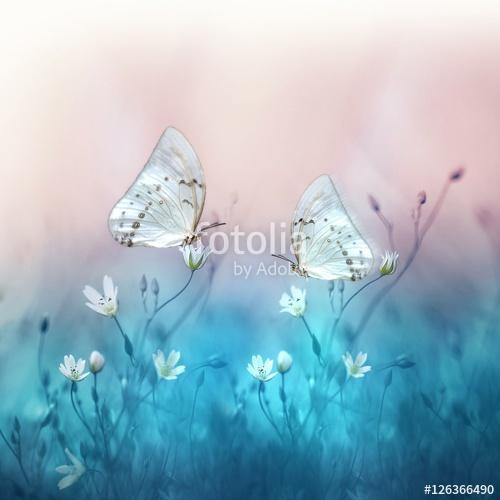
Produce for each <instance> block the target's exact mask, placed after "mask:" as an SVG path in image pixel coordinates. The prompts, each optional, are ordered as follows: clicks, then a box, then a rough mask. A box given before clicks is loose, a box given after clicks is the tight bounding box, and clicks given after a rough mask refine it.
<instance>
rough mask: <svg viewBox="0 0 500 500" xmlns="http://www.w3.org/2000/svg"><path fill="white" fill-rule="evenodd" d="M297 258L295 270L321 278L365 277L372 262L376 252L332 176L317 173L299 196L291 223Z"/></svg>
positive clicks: (292, 266) (293, 265) (301, 273)
mask: <svg viewBox="0 0 500 500" xmlns="http://www.w3.org/2000/svg"><path fill="white" fill-rule="evenodd" d="M291 233H292V249H293V253H294V254H295V258H296V259H297V262H296V263H295V262H293V261H291V260H290V259H288V258H286V257H283V256H282V255H275V256H276V257H279V258H282V259H285V260H288V261H289V262H290V263H291V268H292V271H294V272H296V273H297V274H298V275H299V276H304V277H306V278H307V277H309V276H310V277H312V278H319V279H322V280H335V279H349V280H352V281H357V280H360V279H362V278H364V277H365V276H366V275H367V274H368V273H369V272H370V269H371V267H372V265H373V261H374V259H373V253H372V251H371V249H370V247H369V246H368V243H367V242H366V241H365V240H364V239H363V237H362V236H361V234H360V233H359V231H358V230H357V229H356V227H355V226H354V223H353V222H352V220H351V218H350V217H349V214H348V213H347V211H346V209H345V208H344V205H343V204H342V201H341V200H340V197H339V195H338V193H337V190H336V189H335V186H334V184H333V181H332V179H331V178H330V176H328V175H322V176H320V177H318V178H317V179H316V180H315V181H314V182H312V184H310V185H309V187H308V188H307V189H306V190H305V192H304V194H303V195H302V197H301V198H300V200H299V203H298V204H297V207H296V208H295V213H294V215H293V221H292V225H291Z"/></svg>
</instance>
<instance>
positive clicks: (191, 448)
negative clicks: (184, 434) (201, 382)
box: [189, 385, 200, 477]
mask: <svg viewBox="0 0 500 500" xmlns="http://www.w3.org/2000/svg"><path fill="white" fill-rule="evenodd" d="M199 390H200V386H198V385H197V386H196V389H195V391H194V398H193V406H192V408H191V416H190V418H189V454H190V458H191V468H192V469H193V475H194V476H195V477H196V476H197V471H196V465H195V462H194V449H193V421H194V411H195V408H196V400H197V398H198V392H199Z"/></svg>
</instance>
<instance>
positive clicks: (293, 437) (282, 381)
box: [280, 373, 295, 443]
mask: <svg viewBox="0 0 500 500" xmlns="http://www.w3.org/2000/svg"><path fill="white" fill-rule="evenodd" d="M280 396H281V402H282V404H283V415H284V417H285V423H286V426H287V428H288V432H289V433H290V437H291V438H292V443H293V442H295V436H294V434H293V429H292V425H291V423H290V417H289V415H288V409H287V407H286V391H285V374H284V373H282V374H281V394H280Z"/></svg>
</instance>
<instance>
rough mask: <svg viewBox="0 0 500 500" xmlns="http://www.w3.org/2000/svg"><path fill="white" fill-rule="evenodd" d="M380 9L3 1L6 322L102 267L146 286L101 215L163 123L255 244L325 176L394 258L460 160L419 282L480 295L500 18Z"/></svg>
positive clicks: (494, 205)
mask: <svg viewBox="0 0 500 500" xmlns="http://www.w3.org/2000/svg"><path fill="white" fill-rule="evenodd" d="M334 3H335V4H336V5H333V4H334ZM372 5H373V6H366V3H365V2H330V1H329V2H285V1H280V2H180V1H179V2H148V3H147V5H146V4H145V3H143V2H135V3H134V2H123V1H121V2H107V3H106V5H104V4H103V3H100V2H81V4H80V5H79V6H77V5H75V4H73V3H69V2H52V3H45V2H44V3H43V5H42V3H35V2H33V3H32V4H30V3H28V4H26V3H23V4H22V5H21V4H18V5H17V6H16V5H14V4H11V5H10V6H9V8H8V9H7V10H6V11H5V12H3V13H2V20H1V21H0V23H1V26H0V28H1V29H0V37H1V43H0V47H1V49H0V50H1V54H2V57H1V61H2V62H1V75H0V85H1V92H0V108H1V109H2V112H1V114H0V145H1V150H2V163H1V167H0V168H1V173H2V196H1V198H0V204H1V207H0V209H1V213H2V223H3V224H2V229H3V231H2V232H3V236H4V238H3V245H1V249H0V255H1V274H0V291H1V294H2V298H3V304H4V306H5V308H4V310H5V313H3V317H2V320H1V321H2V322H3V323H6V322H8V321H10V320H11V319H13V318H14V317H15V315H16V311H18V309H19V308H22V307H26V306H28V305H29V304H31V303H32V301H33V298H34V297H35V296H36V297H37V300H39V301H41V303H42V304H43V303H44V300H47V303H48V302H49V301H50V300H51V299H53V297H54V295H55V296H58V297H59V295H60V294H59V295H58V292H57V290H55V289H54V286H55V284H58V285H60V286H63V285H64V286H70V287H72V290H73V296H72V298H76V300H81V297H80V289H81V286H82V285H83V284H85V283H86V282H88V281H90V280H93V281H94V284H96V285H97V283H98V282H99V281H100V279H101V276H102V275H103V274H104V273H105V272H113V270H114V269H116V268H118V267H120V266H124V267H123V268H124V269H125V268H126V269H128V270H129V271H130V280H131V281H136V278H137V276H140V274H141V273H142V271H143V270H144V268H146V269H147V266H148V265H149V264H148V262H145V260H144V258H143V257H144V255H146V254H145V253H144V252H143V251H142V250H140V249H139V250H136V249H134V250H133V251H130V252H129V253H127V252H128V251H127V250H126V249H122V248H120V247H119V246H117V245H116V244H115V243H114V242H113V241H112V239H111V238H110V237H109V235H108V232H107V225H106V219H107V215H108V212H109V210H110V208H111V207H112V205H113V204H114V202H115V201H116V200H117V199H118V197H119V196H120V195H121V194H122V193H123V192H124V190H125V189H126V188H127V187H128V185H129V184H130V183H131V181H132V180H133V179H134V178H135V176H136V175H137V173H138V172H139V170H140V168H141V167H142V165H143V163H144V162H145V160H146V159H147V157H148V155H149V153H150V152H151V149H152V147H153V146H154V144H155V143H156V141H157V139H158V137H159V135H160V133H161V132H162V130H163V129H164V128H165V127H166V126H167V125H174V126H176V127H177V128H179V129H180V130H182V131H183V132H184V134H185V135H186V136H187V137H188V138H189V140H190V142H191V143H192V144H193V145H194V147H195V149H196V151H197V153H198V155H199V157H200V158H201V160H202V163H203V166H204V169H205V173H206V178H207V185H208V197H207V206H206V210H207V211H206V214H207V216H208V217H207V218H211V217H210V214H211V213H212V212H213V211H215V212H217V213H218V214H220V216H221V217H222V218H224V219H226V220H228V222H229V223H230V224H229V228H230V227H231V225H234V224H236V223H239V224H240V225H241V226H242V228H243V229H245V230H247V231H252V230H257V229H259V228H267V226H268V223H269V222H270V221H276V222H279V221H281V220H284V221H288V220H289V219H290V217H291V213H292V210H293V208H294V206H295V203H296V201H297V199H298V197H299V196H300V194H301V193H302V192H303V190H304V189H305V187H306V186H307V184H308V183H309V182H311V181H312V180H313V179H314V178H315V177H316V176H317V175H319V174H321V173H330V174H331V175H332V176H333V177H334V179H335V181H336V183H337V184H338V186H339V190H340V192H341V193H342V195H343V196H344V198H345V199H346V201H347V204H348V206H349V207H351V209H352V210H353V212H354V213H355V214H356V216H357V219H359V220H360V221H361V224H362V226H363V227H364V228H365V231H367V232H368V234H369V236H370V238H371V240H373V241H375V242H376V246H377V248H379V249H384V248H385V246H386V241H385V236H384V233H383V230H382V228H381V226H380V224H379V223H378V221H377V220H376V218H375V217H374V215H373V213H372V212H371V211H370V209H369V207H368V204H367V202H366V194H367V193H369V192H370V193H373V194H375V195H376V196H377V197H378V198H379V199H380V201H381V202H382V204H383V208H384V210H385V211H386V212H387V215H388V216H390V217H391V218H392V219H394V220H395V221H396V222H397V224H398V231H399V232H398V236H399V237H400V239H399V241H400V244H401V249H400V251H401V253H403V254H404V253H405V252H406V251H407V247H408V240H407V238H406V237H407V236H409V235H411V223H410V221H409V212H410V209H411V207H412V205H413V203H414V196H415V194H416V193H417V192H418V191H419V190H420V189H422V188H426V189H427V190H428V194H429V198H430V200H431V201H432V199H433V196H435V195H436V193H437V192H438V190H439V188H440V186H441V183H442V181H443V179H444V178H445V177H446V175H447V174H448V172H449V171H450V170H451V169H452V168H454V167H455V166H457V165H459V164H463V165H465V166H466V167H467V176H466V178H465V179H464V181H463V182H462V183H460V184H459V185H457V186H456V187H455V188H454V189H453V192H452V193H451V195H450V198H449V200H448V202H447V204H446V206H445V209H444V211H443V213H442V217H441V218H440V220H439V221H438V223H437V226H436V228H434V229H435V230H434V231H433V233H432V234H430V237H429V241H428V242H427V243H426V247H425V249H424V252H423V254H424V255H423V256H422V259H421V260H420V261H419V264H418V266H420V267H417V269H419V272H420V273H421V275H422V274H423V275H424V276H426V273H427V276H432V275H433V274H435V272H436V268H439V270H440V271H442V272H443V273H444V274H442V276H446V272H449V273H452V272H453V273H454V274H455V275H456V273H457V271H459V272H460V273H463V274H464V277H465V278H468V279H472V280H480V281H484V282H485V283H487V282H488V279H489V275H490V272H489V270H490V268H491V264H490V249H489V248H488V247H487V240H486V238H485V236H484V235H483V234H482V232H481V231H480V229H479V228H478V227H477V222H476V219H475V217H474V211H475V210H476V209H477V208H478V207H479V206H486V207H489V208H490V209H491V210H492V211H493V213H498V211H499V210H500V206H499V199H498V198H499V197H498V194H499V187H498V186H499V181H500V174H499V165H500V140H499V129H500V127H499V125H500V123H499V122H500V99H499V97H500V96H499V94H500V58H499V53H500V52H499V51H500V30H499V28H500V16H499V14H500V6H498V3H497V4H496V5H495V2H491V3H490V2H470V3H465V2H451V1H450V2H432V3H425V2H424V3H422V2H418V3H417V2H413V3H411V4H407V5H404V2H377V3H376V4H375V3H374V4H372ZM375 5H376V6H375ZM236 200H237V203H236V205H235V206H234V207H233V210H232V212H231V214H230V213H229V209H230V207H231V205H232V204H233V203H234V202H235V201H236ZM134 252H135V253H134ZM169 252H173V251H169ZM147 255H148V256H149V255H152V254H151V253H148V254H147ZM154 255H155V259H157V260H156V261H155V263H154V265H153V264H151V265H152V267H153V268H154V267H155V266H158V262H161V263H162V264H164V265H165V267H166V268H167V270H170V271H171V272H172V273H174V272H175V273H177V268H178V266H174V265H172V264H171V261H169V260H168V259H165V256H164V255H172V254H169V253H166V254H159V253H158V252H156V253H154ZM175 258H176V259H177V258H178V256H177V255H175ZM230 274H231V269H229V272H228V273H227V275H226V276H225V277H223V279H225V280H230V279H231V278H232V277H231V276H230ZM123 279H125V278H123ZM176 279H177V278H176ZM179 279H181V278H179ZM283 283H284V281H283V280H281V282H280V285H279V286H280V287H283ZM443 286H444V285H443ZM63 289H64V288H63ZM221 290H224V288H223V287H222V288H221V287H219V293H223V292H222V291H221ZM42 292H45V293H42Z"/></svg>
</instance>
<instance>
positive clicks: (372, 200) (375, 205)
mask: <svg viewBox="0 0 500 500" xmlns="http://www.w3.org/2000/svg"><path fill="white" fill-rule="evenodd" d="M368 201H369V203H370V206H371V207H372V210H373V211H374V212H380V204H379V202H378V201H377V200H376V199H375V198H374V197H373V196H372V195H371V194H369V195H368Z"/></svg>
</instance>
